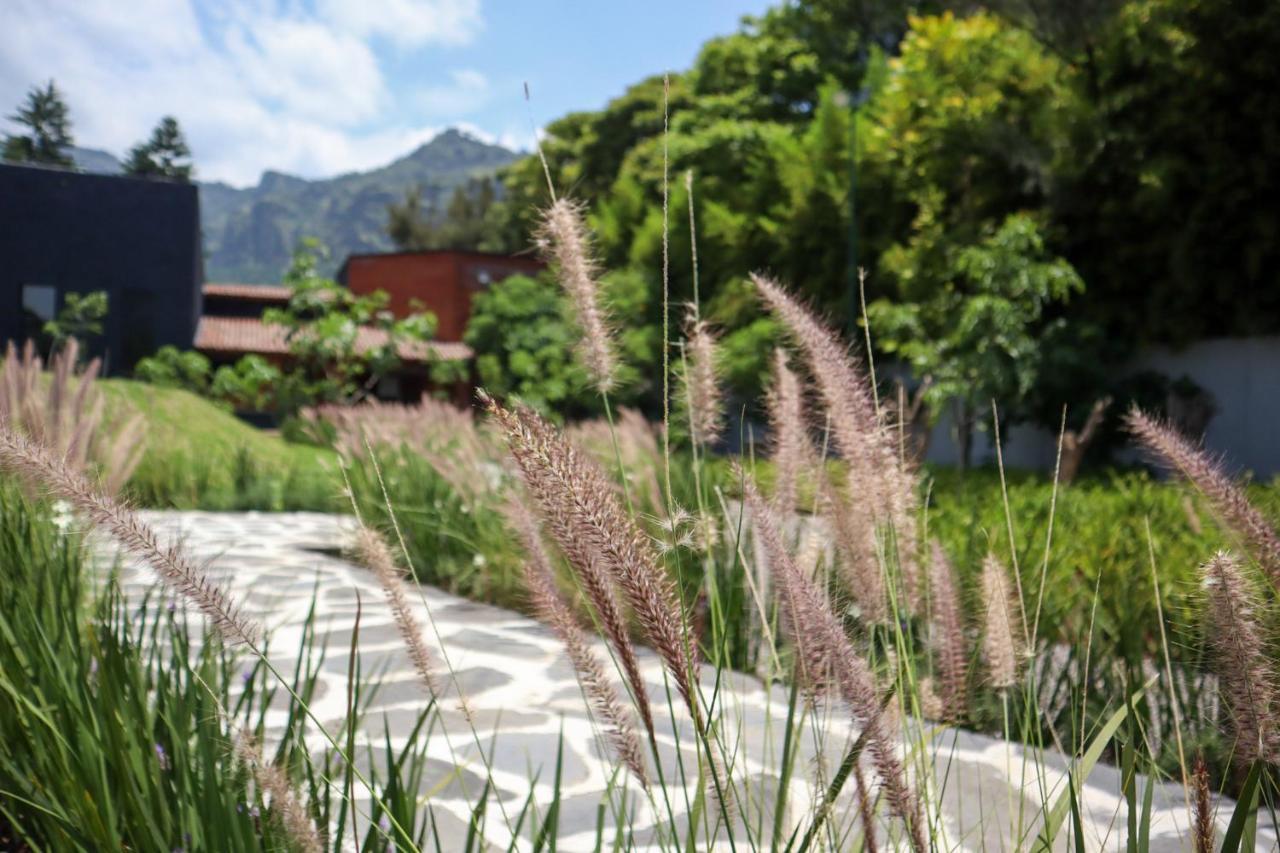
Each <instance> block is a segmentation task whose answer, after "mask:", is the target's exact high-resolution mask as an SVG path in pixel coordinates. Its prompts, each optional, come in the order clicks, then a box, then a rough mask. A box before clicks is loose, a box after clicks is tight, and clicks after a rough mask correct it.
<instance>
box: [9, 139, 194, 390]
mask: <svg viewBox="0 0 1280 853" xmlns="http://www.w3.org/2000/svg"><path fill="white" fill-rule="evenodd" d="M203 280H204V268H203V258H202V256H201V249H200V203H199V199H198V196H197V193H196V188H195V186H193V185H191V184H179V183H171V182H168V181H150V180H141V179H137V178H125V177H116V176H111V175H88V174H80V173H76V172H71V171H66V170H61V169H46V168H38V167H30V166H17V165H12V164H0V344H2V343H3V342H4V341H8V340H18V339H19V338H21V336H22V332H23V312H22V287H23V285H24V284H43V285H53V286H55V287H57V288H58V293H59V303H61V300H62V299H63V298H65V294H67V293H68V292H81V293H87V292H91V291H95V290H105V291H107V293H108V298H109V300H110V313H109V314H108V316H107V320H106V321H105V323H104V335H103V338H102V339H101V340H99V341H98V342H97V343H96V344H95V345H94V346H93V349H94V351H95V352H97V353H99V354H104V355H105V356H106V358H107V366H108V371H109V372H110V373H113V374H120V373H125V372H127V371H128V370H129V368H131V367H132V366H133V363H134V362H136V361H137V360H138V359H139V358H141V357H142V356H144V355H148V354H149V353H151V352H154V351H155V350H156V349H157V348H159V347H161V346H163V345H165V344H173V345H174V346H177V347H180V348H182V349H189V348H190V347H191V344H192V341H193V340H194V338H195V330H196V323H197V321H198V320H199V317H200V285H201V282H202V281H203Z"/></svg>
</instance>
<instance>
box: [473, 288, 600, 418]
mask: <svg viewBox="0 0 1280 853" xmlns="http://www.w3.org/2000/svg"><path fill="white" fill-rule="evenodd" d="M577 338H578V334H577V332H576V330H575V329H574V328H573V325H572V324H571V323H570V322H569V321H568V320H567V319H566V316H565V306H564V300H563V298H562V297H561V293H560V289H559V287H558V286H557V285H556V284H555V283H554V282H550V281H546V280H544V279H541V278H530V277H529V276H523V275H514V276H511V277H509V278H506V279H503V280H502V281H500V282H497V283H496V284H494V285H492V286H491V287H490V288H489V289H488V290H487V291H484V292H482V293H478V294H476V296H475V299H474V300H473V301H472V307H471V320H470V322H469V323H468V324H467V332H466V336H465V338H464V340H465V341H466V343H467V345H468V346H470V347H471V349H472V350H473V351H474V352H475V354H476V371H477V373H478V374H479V377H480V384H481V386H483V387H484V388H485V389H486V390H487V391H489V392H490V393H491V394H494V395H496V396H498V397H508V396H515V397H518V398H519V399H521V400H523V401H524V402H526V403H528V404H529V405H530V406H534V407H535V408H537V409H539V410H541V411H543V412H546V413H548V414H550V413H555V412H564V411H566V410H567V409H570V408H582V407H583V406H584V405H585V404H586V403H587V401H589V400H590V398H591V397H592V396H593V395H592V394H591V386H590V383H589V382H588V381H587V375H586V372H585V371H584V370H583V368H582V366H581V365H580V364H579V363H578V362H577V360H576V359H575V358H574V356H573V347H574V343H575V341H576V340H577Z"/></svg>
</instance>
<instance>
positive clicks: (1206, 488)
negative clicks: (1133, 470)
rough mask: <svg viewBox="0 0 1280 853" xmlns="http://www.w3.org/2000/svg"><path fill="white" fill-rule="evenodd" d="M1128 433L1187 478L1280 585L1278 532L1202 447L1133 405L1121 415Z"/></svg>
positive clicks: (1275, 582)
mask: <svg viewBox="0 0 1280 853" xmlns="http://www.w3.org/2000/svg"><path fill="white" fill-rule="evenodd" d="M1125 422H1126V425H1127V426H1128V428H1129V432H1131V433H1133V435H1134V436H1136V437H1137V439H1138V441H1139V442H1141V444H1142V445H1143V446H1144V447H1145V448H1146V449H1147V450H1148V451H1150V452H1151V453H1153V454H1154V455H1155V456H1156V457H1157V458H1158V459H1159V460H1160V461H1161V462H1162V463H1164V464H1165V465H1166V466H1168V467H1169V468H1171V469H1172V470H1174V471H1177V472H1178V473H1180V474H1181V475H1182V476H1184V477H1186V478H1187V479H1188V480H1190V481H1191V484H1192V485H1194V486H1195V487H1196V489H1198V490H1199V491H1200V493H1201V494H1203V495H1204V496H1205V498H1206V499H1207V500H1208V501H1209V506H1210V507H1212V509H1213V512H1214V514H1215V515H1216V516H1217V517H1218V520H1219V521H1221V522H1222V524H1224V525H1225V526H1226V527H1228V528H1230V529H1231V530H1232V531H1234V532H1235V533H1236V534H1237V535H1239V536H1240V537H1241V539H1243V540H1244V543H1245V545H1247V546H1248V548H1249V550H1250V553H1252V554H1253V556H1254V558H1255V559H1256V560H1257V561H1258V564H1259V565H1261V566H1262V568H1263V570H1265V571H1266V573H1267V574H1268V575H1269V576H1270V578H1271V581H1272V583H1273V584H1275V585H1276V586H1280V535H1277V534H1276V530H1275V528H1274V527H1273V526H1272V525H1271V524H1270V523H1268V521H1267V519H1266V518H1265V517H1264V516H1263V515H1262V513H1260V512H1258V510H1257V509H1255V508H1254V506H1253V505H1252V504H1250V503H1249V499H1248V497H1246V495H1245V493H1244V489H1242V488H1240V486H1239V485H1238V484H1236V483H1234V482H1232V480H1231V478H1230V477H1228V476H1227V474H1226V473H1225V472H1224V471H1223V469H1222V466H1221V465H1220V464H1219V463H1218V462H1216V461H1215V460H1214V459H1213V458H1212V457H1211V456H1210V455H1209V454H1208V453H1206V452H1205V450H1204V449H1203V448H1200V447H1197V446H1196V445H1195V444H1193V443H1192V442H1191V441H1189V440H1188V439H1187V438H1186V436H1184V435H1181V434H1180V433H1179V432H1178V431H1177V430H1176V429H1174V428H1173V427H1172V426H1170V425H1169V424H1168V423H1164V422H1162V421H1160V420H1158V419H1157V418H1154V417H1152V416H1151V415H1148V414H1147V413H1145V412H1143V411H1142V410H1141V409H1138V408H1137V407H1136V406H1135V407H1134V408H1133V409H1130V410H1129V414H1128V415H1127V416H1126V418H1125Z"/></svg>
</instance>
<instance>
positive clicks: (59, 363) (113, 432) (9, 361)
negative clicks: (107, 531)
mask: <svg viewBox="0 0 1280 853" xmlns="http://www.w3.org/2000/svg"><path fill="white" fill-rule="evenodd" d="M79 358H80V346H79V344H77V343H76V341H75V339H74V338H72V339H70V340H68V341H67V343H66V345H65V346H64V347H63V348H62V349H61V350H59V351H58V353H57V354H55V355H54V356H53V359H52V360H51V362H50V364H49V370H48V371H44V370H42V367H43V364H42V362H41V359H40V356H39V355H38V354H37V353H36V351H35V345H34V344H33V343H32V342H31V341H29V340H28V341H27V342H26V344H25V345H24V346H23V349H22V352H21V354H19V353H18V351H17V349H16V348H15V347H14V345H13V342H12V341H10V342H9V344H8V346H7V348H6V351H5V357H4V362H3V365H2V366H0V424H7V425H8V426H9V427H10V428H11V429H14V430H15V431H19V432H22V433H25V434H26V435H27V436H28V437H29V438H31V439H32V440H33V441H35V442H36V443H38V444H40V445H43V446H45V447H48V448H50V449H51V450H52V451H53V452H54V453H55V454H56V455H57V456H58V457H59V458H61V459H62V460H63V462H64V463H65V464H66V465H67V466H68V467H70V468H71V469H72V470H74V471H80V472H86V473H87V472H88V471H89V470H90V469H91V468H94V467H95V466H96V468H97V469H98V471H99V472H100V474H101V479H102V484H103V486H104V488H105V489H106V491H107V492H108V493H110V494H115V493H117V492H119V491H120V489H121V488H122V487H123V486H124V484H125V483H126V482H127V481H128V479H129V477H130V476H131V475H132V474H133V472H134V469H136V468H137V467H138V463H139V462H140V461H141V460H142V453H143V450H144V447H143V443H142V439H143V437H144V429H143V426H144V423H145V422H144V420H143V418H142V415H140V414H136V415H134V416H132V417H131V418H129V419H127V420H126V421H124V422H117V423H107V422H106V420H105V418H104V412H105V406H104V403H103V399H102V396H101V394H99V393H98V389H97V387H96V386H95V382H96V380H97V378H98V372H99V370H100V369H101V366H102V363H101V361H100V360H99V359H96V358H95V359H93V360H91V361H90V362H89V363H88V364H87V365H86V366H85V367H84V369H83V370H80V369H78V363H79ZM45 374H47V376H48V381H47V383H46V382H42V380H41V377H42V376H43V375H45ZM42 384H45V385H47V387H46V388H45V389H44V393H43V394H42V393H41V385H42Z"/></svg>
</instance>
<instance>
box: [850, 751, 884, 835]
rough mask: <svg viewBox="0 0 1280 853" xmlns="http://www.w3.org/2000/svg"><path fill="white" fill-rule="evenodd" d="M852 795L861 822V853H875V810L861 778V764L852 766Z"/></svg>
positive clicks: (869, 793) (865, 783) (864, 782)
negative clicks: (854, 796)
mask: <svg viewBox="0 0 1280 853" xmlns="http://www.w3.org/2000/svg"><path fill="white" fill-rule="evenodd" d="M853 784H854V793H855V795H856V796H857V797H858V819H859V820H860V821H861V822H862V850H863V853H876V851H877V850H878V849H879V848H878V847H877V845H876V808H875V802H874V801H873V800H872V798H871V791H870V790H868V788H867V780H866V779H865V778H864V777H863V773H862V762H861V761H859V762H858V763H856V764H855V765H854V766H853Z"/></svg>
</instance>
